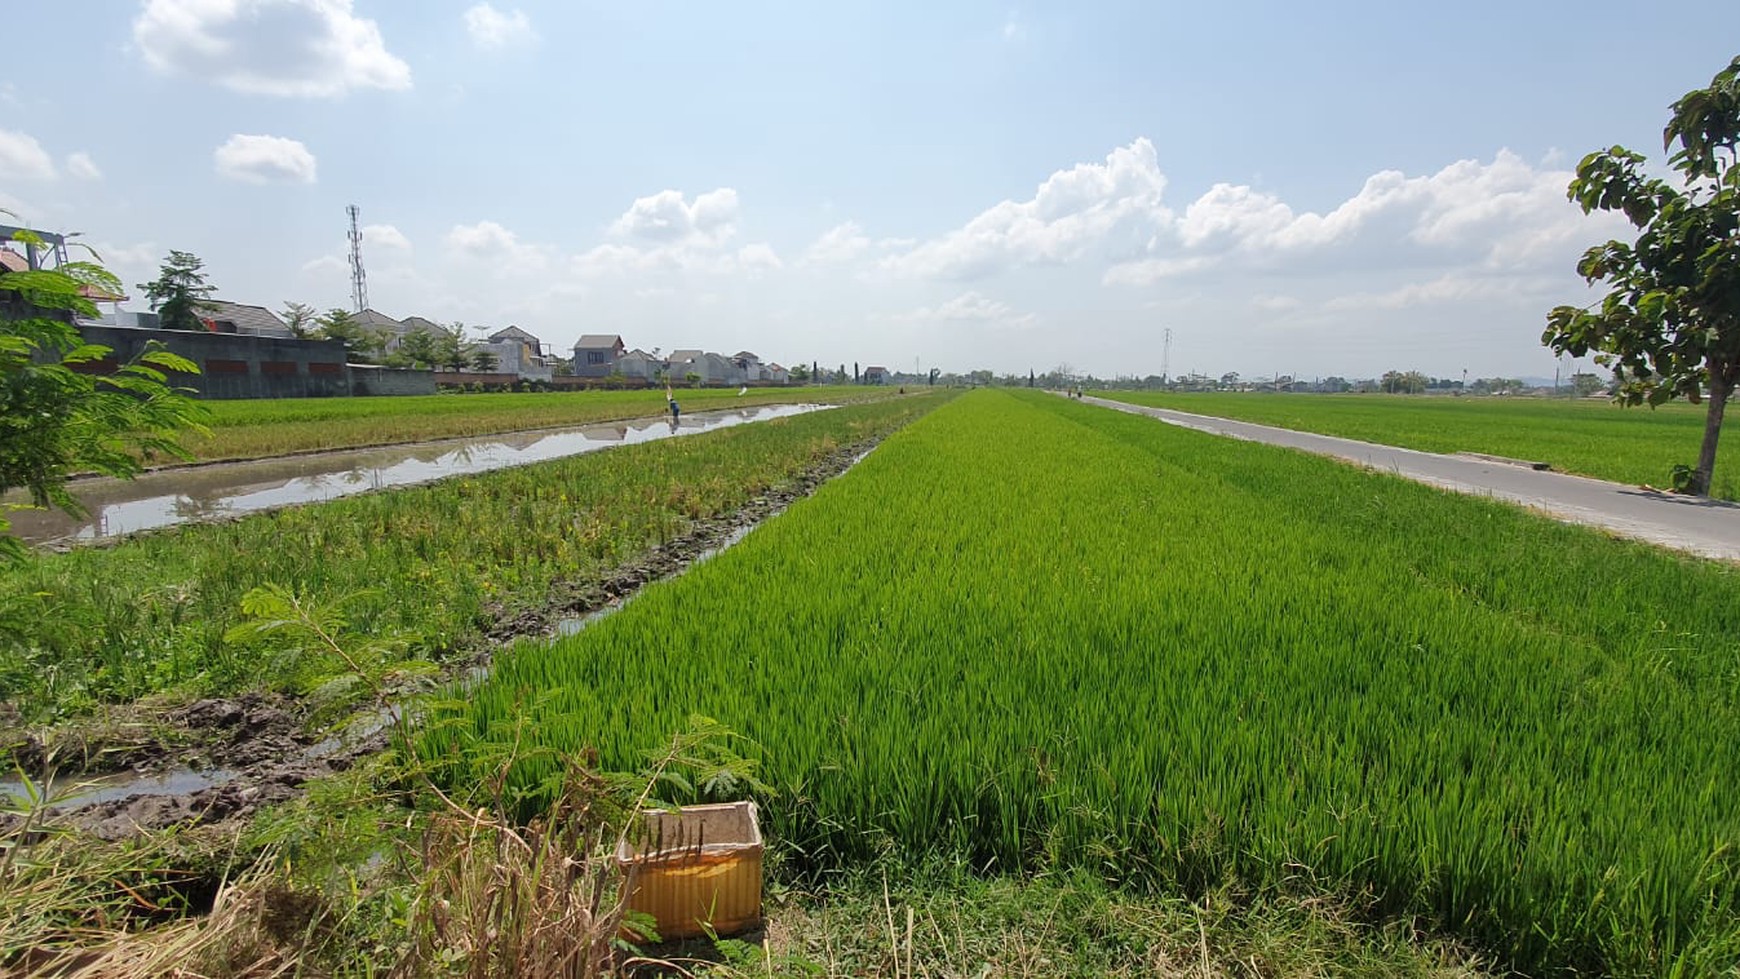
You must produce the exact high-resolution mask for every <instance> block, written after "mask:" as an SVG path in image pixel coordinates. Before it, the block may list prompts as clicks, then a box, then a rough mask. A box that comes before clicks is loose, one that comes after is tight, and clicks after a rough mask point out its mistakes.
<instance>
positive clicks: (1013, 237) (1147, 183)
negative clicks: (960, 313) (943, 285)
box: [882, 138, 1171, 279]
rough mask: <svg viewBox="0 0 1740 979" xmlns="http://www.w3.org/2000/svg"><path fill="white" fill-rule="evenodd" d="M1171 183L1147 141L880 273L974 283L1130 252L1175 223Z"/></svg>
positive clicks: (1002, 207) (1075, 170)
mask: <svg viewBox="0 0 1740 979" xmlns="http://www.w3.org/2000/svg"><path fill="white" fill-rule="evenodd" d="M1165 189H1166V177H1165V176H1164V175H1163V174H1162V173H1161V172H1160V165H1159V161H1158V159H1157V158H1156V155H1155V152H1154V144H1153V143H1151V142H1149V141H1148V140H1147V139H1146V138H1143V139H1138V140H1136V141H1135V142H1133V143H1131V144H1130V145H1128V146H1124V147H1120V148H1118V149H1115V150H1113V151H1112V152H1111V153H1110V154H1108V155H1107V156H1106V161H1105V162H1104V163H1080V164H1077V165H1075V166H1074V167H1071V168H1070V169H1068V170H1059V171H1057V172H1056V173H1054V174H1052V175H1051V176H1050V177H1049V178H1047V179H1046V180H1045V182H1044V183H1042V184H1040V185H1039V187H1038V188H1037V190H1035V192H1034V195H1033V197H1032V198H1031V199H1029V200H1024V201H1003V202H1002V203H1000V204H997V205H995V206H994V207H991V208H990V209H988V210H986V211H984V212H982V213H981V214H979V215H978V216H977V217H975V218H973V219H972V220H971V221H968V222H967V223H966V225H964V226H963V227H961V228H959V229H957V230H955V231H951V232H949V233H947V234H945V235H943V236H941V237H939V238H935V239H932V240H930V241H926V242H924V243H922V244H920V245H919V246H918V247H916V248H914V249H912V250H911V251H910V252H907V253H905V254H903V255H894V256H890V257H888V258H887V259H885V260H884V261H883V263H882V265H883V268H885V269H888V270H890V271H893V272H896V273H900V274H909V275H917V276H924V277H929V278H941V279H974V278H980V277H983V276H988V275H993V274H995V273H998V272H1003V271H1007V270H1009V269H1013V268H1019V267H1021V266H1026V265H1054V264H1060V263H1063V262H1068V261H1072V260H1076V259H1079V258H1081V257H1083V256H1084V255H1085V254H1086V253H1088V252H1089V251H1090V250H1095V251H1098V250H1104V249H1111V250H1113V251H1114V252H1116V251H1120V250H1128V249H1130V248H1132V247H1134V246H1136V245H1138V244H1140V243H1141V242H1142V241H1144V240H1146V239H1147V238H1148V237H1150V236H1151V234H1152V229H1153V228H1154V227H1155V226H1156V225H1157V224H1160V223H1163V222H1165V221H1168V220H1169V219H1170V217H1171V215H1170V212H1168V211H1167V210H1166V209H1165V207H1164V206H1163V205H1162V204H1161V203H1160V198H1161V194H1162V193H1163V192H1164V191H1165Z"/></svg>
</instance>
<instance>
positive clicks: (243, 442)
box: [187, 385, 889, 462]
mask: <svg viewBox="0 0 1740 979" xmlns="http://www.w3.org/2000/svg"><path fill="white" fill-rule="evenodd" d="M888 393H889V391H888V389H887V388H877V387H857V386H850V385H849V386H846V387H789V388H753V389H751V390H750V391H749V392H748V393H747V394H744V395H742V396H741V397H740V396H739V395H738V394H737V391H736V390H734V389H733V390H715V389H701V390H686V389H684V390H678V391H677V402H678V403H679V404H680V405H681V406H682V408H683V410H684V411H688V412H694V411H706V410H708V409H710V408H743V407H748V406H751V405H763V404H785V403H790V402H797V401H814V402H826V403H829V404H841V403H845V402H850V401H862V400H865V399H869V398H880V397H886V396H887V395H888ZM209 407H210V408H211V418H210V420H209V421H208V423H207V425H208V427H210V429H211V436H210V437H209V438H192V439H189V440H188V442H187V448H188V449H189V450H190V451H192V452H193V454H194V457H195V459H197V460H200V461H208V462H209V461H217V460H221V459H258V458H265V457H268V456H278V455H288V454H290V453H292V452H315V451H321V450H324V449H349V448H357V447H361V446H369V445H390V444H395V443H400V442H423V441H427V440H430V439H444V438H465V437H469V436H473V435H494V434H497V433H500V432H519V431H526V430H528V429H534V428H556V427H559V426H566V425H586V424H590V423H592V422H600V421H613V420H615V419H619V418H640V417H645V416H648V415H657V414H661V413H663V412H664V410H665V392H664V391H663V390H662V389H660V390H656V391H563V392H540V393H535V394H512V393H500V394H432V395H422V396H415V397H404V398H285V399H277V400H265V401H213V402H210V403H209Z"/></svg>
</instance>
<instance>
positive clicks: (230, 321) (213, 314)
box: [199, 299, 290, 337]
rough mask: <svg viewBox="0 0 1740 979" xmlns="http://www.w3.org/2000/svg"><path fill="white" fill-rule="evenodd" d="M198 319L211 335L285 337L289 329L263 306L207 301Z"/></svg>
mask: <svg viewBox="0 0 1740 979" xmlns="http://www.w3.org/2000/svg"><path fill="white" fill-rule="evenodd" d="M204 305H205V308H204V309H202V310H201V311H200V317H199V318H200V319H202V320H204V321H205V324H206V326H207V327H208V328H209V329H210V330H211V331H212V332H213V333H237V334H241V335H244V336H256V337H287V336H289V335H290V327H289V326H288V325H286V324H285V322H284V321H283V320H282V319H279V318H278V314H277V313H274V312H272V311H271V310H269V309H267V308H266V307H264V306H250V305H248V304H246V303H232V302H229V301H228V300H224V299H208V300H206V301H205V304H204Z"/></svg>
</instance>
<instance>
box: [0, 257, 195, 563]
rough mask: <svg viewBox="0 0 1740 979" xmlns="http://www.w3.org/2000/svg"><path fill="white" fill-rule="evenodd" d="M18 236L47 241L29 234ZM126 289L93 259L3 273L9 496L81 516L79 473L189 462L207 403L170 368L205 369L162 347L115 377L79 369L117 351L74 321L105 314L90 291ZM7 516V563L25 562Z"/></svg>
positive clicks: (0, 458) (0, 449) (3, 442)
mask: <svg viewBox="0 0 1740 979" xmlns="http://www.w3.org/2000/svg"><path fill="white" fill-rule="evenodd" d="M18 238H20V239H21V240H25V241H27V242H30V243H32V244H36V245H39V246H40V245H41V244H42V242H41V240H40V239H36V238H35V237H34V236H32V235H30V234H29V233H28V232H23V233H20V234H19V235H18ZM93 257H94V256H93ZM120 289H121V283H120V280H119V279H117V278H115V276H114V275H112V274H111V273H110V272H109V271H108V270H107V269H104V268H103V267H102V265H101V264H99V263H98V262H97V261H94V260H93V261H89V262H68V263H66V264H63V265H61V266H59V267H58V268H54V269H44V270H33V271H28V272H0V493H3V492H6V491H8V490H13V489H22V490H24V491H25V493H26V494H28V496H29V498H30V503H31V505H33V506H37V507H58V508H59V509H61V510H64V511H66V512H67V513H70V514H73V515H75V516H82V515H83V514H84V512H85V511H84V507H83V506H82V505H81V504H80V503H79V501H78V500H77V499H76V498H75V497H74V496H73V495H72V494H71V493H69V492H67V489H66V483H67V480H68V479H69V478H70V477H71V476H73V475H74V474H75V473H78V472H97V473H103V474H105V475H109V476H116V477H120V478H122V479H129V478H132V477H133V476H135V475H137V474H138V473H139V472H140V471H141V470H142V469H143V468H144V466H145V464H146V463H147V462H148V461H150V460H152V459H154V458H157V457H159V456H170V457H173V458H179V459H185V458H188V453H187V451H186V450H185V449H183V448H182V446H181V444H180V441H179V436H180V435H181V434H182V433H183V432H186V431H189V430H192V431H199V432H203V431H204V428H203V427H202V426H201V424H200V423H201V420H202V419H203V418H204V417H205V408H204V406H202V405H200V404H199V403H198V402H197V401H194V400H193V399H192V398H190V397H188V395H187V393H186V392H185V390H184V389H181V388H176V387H172V386H171V385H170V384H169V373H171V372H180V373H186V374H196V373H198V372H199V368H198V367H197V366H195V365H194V364H193V363H192V362H191V361H189V360H187V359H185V358H183V357H180V356H177V355H175V354H172V353H170V352H169V351H168V350H166V349H164V348H163V346H162V345H161V344H158V343H155V342H153V343H151V344H149V345H147V347H146V349H145V351H144V352H143V353H141V354H140V355H139V356H138V358H136V359H135V360H134V361H132V362H131V363H127V364H122V365H120V366H119V367H118V368H116V370H115V372H114V373H113V374H107V375H105V374H93V373H86V372H83V371H81V370H78V369H77V368H78V367H79V366H80V365H89V364H94V363H96V362H97V361H101V360H102V359H104V358H105V357H107V356H108V355H109V354H110V353H111V352H112V351H111V350H110V348H108V347H104V346H99V345H96V344H90V343H86V342H85V341H84V338H83V337H81V336H80V335H79V331H78V327H77V326H75V325H74V323H73V318H74V316H88V317H95V316H96V315H97V308H96V306H95V305H94V304H93V303H92V302H91V301H90V300H89V299H87V298H85V294H86V293H95V294H98V295H101V294H105V293H107V294H111V295H113V294H116V293H119V291H120ZM5 513H6V509H5V508H4V507H0V560H16V559H18V558H20V557H22V556H23V554H24V553H25V551H24V547H23V545H21V544H19V542H18V541H17V539H15V538H13V537H12V536H11V535H10V534H8V533H7V531H8V530H10V528H11V523H10V522H9V521H8V520H7V519H6V516H5Z"/></svg>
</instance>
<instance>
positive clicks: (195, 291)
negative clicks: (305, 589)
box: [105, 249, 217, 330]
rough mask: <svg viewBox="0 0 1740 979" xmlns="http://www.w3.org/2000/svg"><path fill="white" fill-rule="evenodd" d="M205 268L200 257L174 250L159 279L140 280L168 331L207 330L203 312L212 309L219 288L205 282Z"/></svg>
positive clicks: (160, 269) (163, 266)
mask: <svg viewBox="0 0 1740 979" xmlns="http://www.w3.org/2000/svg"><path fill="white" fill-rule="evenodd" d="M204 268H205V263H204V262H202V261H200V260H199V257H198V256H196V255H194V254H192V253H191V252H178V251H175V250H173V249H171V250H170V252H169V257H168V258H166V259H164V260H163V265H162V266H161V267H160V268H159V269H158V270H157V278H156V279H154V280H152V281H150V282H141V283H139V288H140V289H141V290H143V291H144V293H145V298H146V299H147V300H148V301H149V302H150V303H151V309H152V311H153V312H155V313H156V314H157V318H158V321H159V322H160V323H161V324H162V326H163V328H164V329H165V330H203V329H205V319H204V316H203V315H202V314H204V313H208V312H210V311H211V310H212V308H213V307H212V306H211V303H210V302H209V301H208V300H210V299H211V296H212V293H214V292H216V291H217V287H216V286H213V285H211V284H209V283H207V282H206V281H205V273H204V271H203V269H204ZM105 274H107V273H105Z"/></svg>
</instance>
